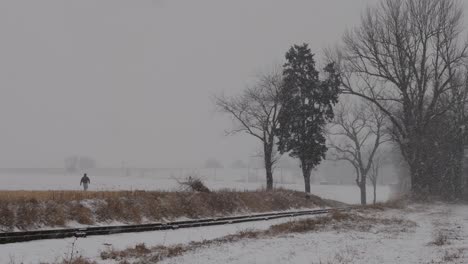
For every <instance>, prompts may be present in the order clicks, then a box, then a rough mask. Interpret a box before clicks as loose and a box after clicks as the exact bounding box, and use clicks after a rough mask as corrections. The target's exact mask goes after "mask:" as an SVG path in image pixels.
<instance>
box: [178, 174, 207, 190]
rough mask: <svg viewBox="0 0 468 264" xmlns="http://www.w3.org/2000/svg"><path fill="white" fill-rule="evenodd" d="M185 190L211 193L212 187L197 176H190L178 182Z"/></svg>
mask: <svg viewBox="0 0 468 264" xmlns="http://www.w3.org/2000/svg"><path fill="white" fill-rule="evenodd" d="M178 183H179V185H180V186H181V187H182V188H183V190H185V191H189V192H201V193H209V192H210V189H208V187H206V185H205V184H204V183H203V181H202V180H201V179H200V178H199V177H197V176H193V177H192V176H189V177H188V178H187V179H186V180H185V181H182V182H178Z"/></svg>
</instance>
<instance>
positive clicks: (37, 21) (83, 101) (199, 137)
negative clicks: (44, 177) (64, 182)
mask: <svg viewBox="0 0 468 264" xmlns="http://www.w3.org/2000/svg"><path fill="white" fill-rule="evenodd" d="M376 2H377V1H376V0H358V1H349V0H335V1H326V0H317V1H279V0H278V1H247V0H242V1H229V2H227V1H223V2H221V1H215V0H212V1H207V0H204V1H177V0H176V1H167V0H162V1H157V0H155V1H115V0H112V1H110V0H106V1H91V0H83V1H58V0H55V1H32V0H30V1H17V0H11V1H2V2H1V3H0V21H1V22H0V32H1V34H2V42H1V43H0V47H1V48H0V58H1V62H0V86H1V89H2V96H1V97H0V120H1V122H2V132H1V134H0V135H1V136H0V142H1V144H0V145H1V146H2V151H0V167H10V168H11V167H61V166H63V160H64V158H65V157H67V156H69V155H75V154H77V155H86V156H90V157H93V158H95V159H96V160H97V162H98V164H99V166H100V167H119V166H121V163H122V162H125V164H126V165H127V166H131V167H200V166H202V165H203V163H204V162H205V160H207V159H210V158H216V159H218V160H220V161H222V162H223V163H224V164H225V166H226V165H227V166H229V165H230V164H231V163H232V162H233V161H234V160H238V159H240V160H243V161H247V160H248V159H249V157H251V156H253V155H254V154H255V153H256V152H257V151H258V149H259V148H260V145H259V142H257V141H256V140H255V139H254V138H251V137H250V136H247V135H243V134H240V135H237V136H229V137H227V136H225V134H224V130H226V129H229V128H230V127H231V121H230V119H229V117H227V116H224V115H221V114H219V113H216V112H215V108H214V106H213V104H212V101H211V96H212V95H213V94H219V93H222V92H225V93H227V94H235V93H238V92H240V91H241V90H242V89H243V88H244V87H245V86H246V85H247V84H249V83H251V81H252V79H253V77H254V76H255V73H256V72H259V71H263V70H265V69H268V68H271V67H272V66H273V65H274V64H278V63H281V62H282V61H283V56H284V53H285V52H286V51H287V49H288V48H289V47H290V46H291V45H292V44H298V43H304V42H306V43H309V45H310V47H311V49H312V51H313V52H315V53H317V57H318V58H320V56H321V51H322V49H323V48H326V47H327V46H330V45H335V44H336V43H337V42H338V41H339V40H340V38H341V36H342V34H343V33H344V31H345V30H346V29H348V28H351V27H352V26H354V25H356V24H357V23H358V22H359V18H360V13H361V12H362V11H363V10H364V9H365V6H366V3H376ZM337 6H339V7H340V8H337ZM465 9H466V7H465Z"/></svg>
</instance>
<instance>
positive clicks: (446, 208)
mask: <svg viewBox="0 0 468 264" xmlns="http://www.w3.org/2000/svg"><path fill="white" fill-rule="evenodd" d="M378 214H379V216H381V217H385V218H389V219H391V218H393V217H398V218H402V219H408V220H412V221H414V222H416V223H417V226H416V227H412V228H408V230H406V231H404V232H394V231H392V230H393V229H392V228H389V229H386V228H384V227H382V226H378V225H377V226H375V227H373V228H372V229H371V232H364V231H343V230H341V231H336V230H328V231H316V232H310V233H305V234H290V235H283V236H279V237H274V238H270V239H247V240H242V241H240V242H236V243H231V244H220V245H216V246H213V247H209V248H204V249H201V250H197V251H195V252H191V253H186V254H184V255H182V256H180V257H176V258H172V259H167V260H165V261H164V262H163V263H166V264H168V263H206V264H210V263H226V264H227V263H258V264H260V263H298V264H301V263H304V264H306V263H307V264H311V263H379V264H380V263H392V264H393V263H408V264H409V263H468V206H466V205H445V204H438V205H434V206H428V205H414V206H411V207H410V208H409V209H403V210H388V211H385V212H383V213H378ZM284 221H288V220H286V219H283V220H275V221H271V222H258V223H244V224H235V225H228V226H216V227H203V228H195V229H188V230H177V231H165V232H149V233H141V234H121V235H113V236H102V237H90V238H86V239H79V240H78V241H77V244H76V249H77V250H78V251H79V253H80V254H82V255H84V256H86V257H90V258H93V259H96V260H97V261H98V263H109V262H103V261H99V258H97V255H98V253H99V251H100V250H102V249H105V248H106V247H109V246H106V244H111V245H112V247H114V248H117V249H123V248H125V247H127V246H135V245H136V244H138V243H145V244H146V245H147V246H155V245H160V244H163V245H166V246H167V245H173V244H177V243H188V242H190V241H201V240H203V239H213V238H217V237H222V236H225V235H227V234H233V233H235V232H237V231H240V230H246V229H266V228H268V226H270V225H271V224H274V223H280V222H284ZM396 228H400V227H398V226H396ZM441 236H442V237H445V238H446V241H445V243H443V244H444V245H434V244H431V242H434V241H436V240H437V238H438V237H441ZM72 241H73V240H72V239H67V240H48V241H36V242H28V243H21V244H12V245H2V246H0V263H8V261H10V259H15V260H16V263H21V262H23V263H38V262H39V260H42V261H54V260H57V259H59V258H60V257H62V256H63V255H64V254H66V252H69V251H70V245H71V243H72ZM110 263H112V262H110Z"/></svg>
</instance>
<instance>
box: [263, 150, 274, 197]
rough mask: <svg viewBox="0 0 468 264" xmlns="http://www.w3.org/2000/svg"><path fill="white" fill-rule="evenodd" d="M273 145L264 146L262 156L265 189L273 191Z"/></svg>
mask: <svg viewBox="0 0 468 264" xmlns="http://www.w3.org/2000/svg"><path fill="white" fill-rule="evenodd" d="M272 153H273V144H264V151H263V155H264V158H265V172H266V183H267V184H266V189H267V191H271V190H273V160H272V159H273V157H272Z"/></svg>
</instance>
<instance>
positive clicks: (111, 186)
mask: <svg viewBox="0 0 468 264" xmlns="http://www.w3.org/2000/svg"><path fill="white" fill-rule="evenodd" d="M259 174H260V173H259ZM181 175H182V176H180V175H176V174H174V175H173V176H174V177H172V176H171V174H170V173H167V175H166V174H162V175H158V176H150V175H148V176H136V175H135V176H121V175H114V176H109V175H91V185H90V190H91V191H93V190H94V191H103V190H136V189H138V190H177V188H178V183H177V180H176V177H177V178H179V179H182V178H183V174H181ZM80 177H81V176H80V175H61V174H34V175H32V174H14V175H12V174H0V190H81V189H80V185H79V182H80ZM202 178H203V179H204V180H205V183H206V184H207V186H208V187H209V188H210V189H213V190H217V189H224V188H228V189H237V190H255V189H259V188H264V187H265V186H264V182H263V181H261V179H262V178H261V177H260V175H258V177H252V178H250V179H248V178H245V177H236V175H229V178H228V179H229V180H222V179H221V178H220V176H219V175H218V176H217V177H213V175H211V176H205V177H202ZM257 180H258V181H257ZM277 182H278V183H276V184H275V187H282V188H286V189H291V190H298V191H303V190H304V184H303V182H302V181H301V180H300V179H295V180H292V179H289V180H288V181H286V180H284V181H283V182H289V183H283V184H281V178H280V179H279V180H278V181H277ZM377 188H378V191H377V200H378V201H386V200H387V199H388V198H389V196H390V188H389V187H388V186H378V187H377ZM311 192H312V193H313V194H315V195H318V196H320V197H322V198H326V199H333V200H337V201H340V202H345V203H350V204H355V203H359V202H360V196H359V188H358V187H357V186H356V185H314V184H313V185H312V186H311ZM368 200H369V201H372V188H371V187H370V186H369V188H368Z"/></svg>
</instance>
